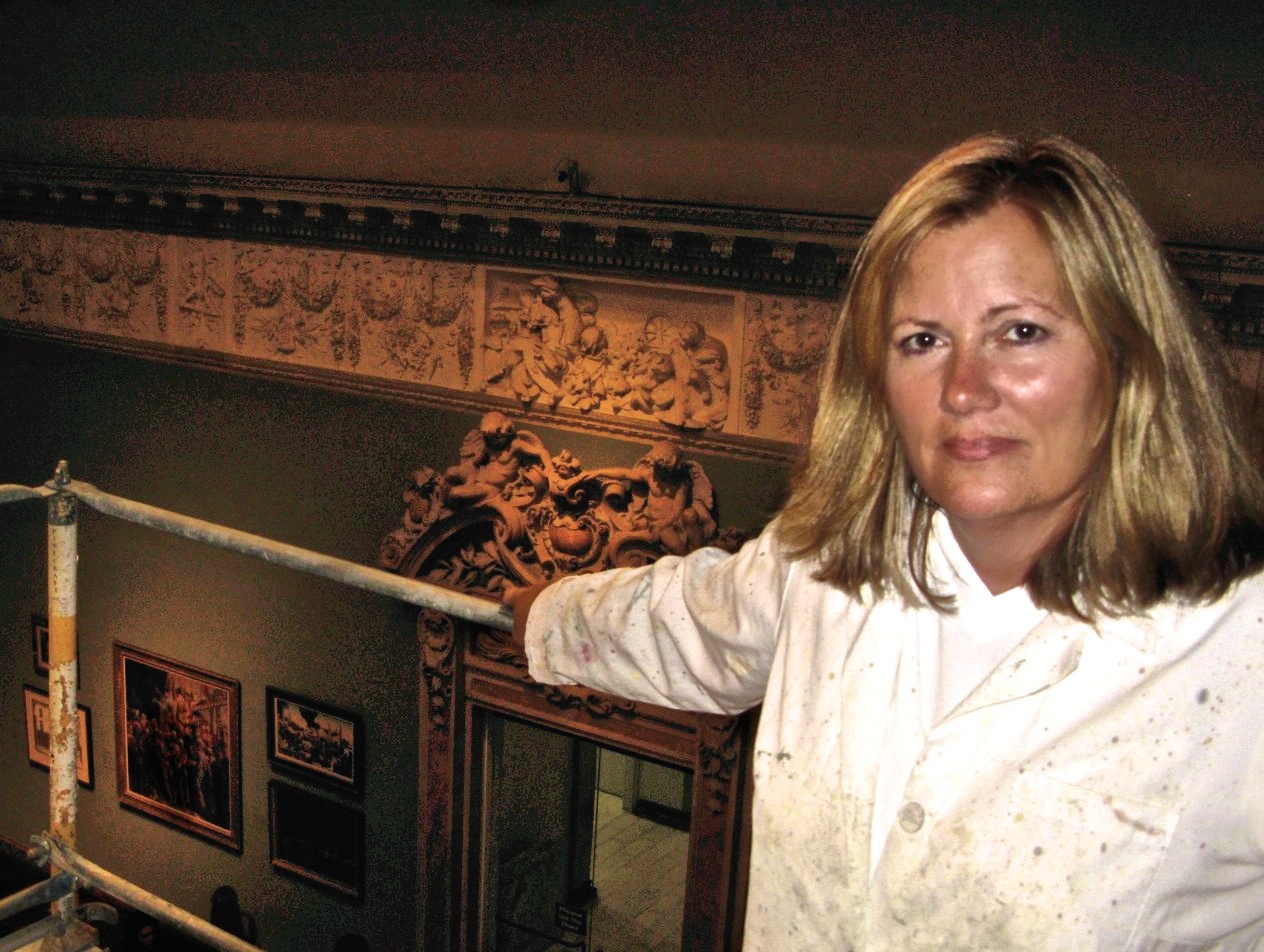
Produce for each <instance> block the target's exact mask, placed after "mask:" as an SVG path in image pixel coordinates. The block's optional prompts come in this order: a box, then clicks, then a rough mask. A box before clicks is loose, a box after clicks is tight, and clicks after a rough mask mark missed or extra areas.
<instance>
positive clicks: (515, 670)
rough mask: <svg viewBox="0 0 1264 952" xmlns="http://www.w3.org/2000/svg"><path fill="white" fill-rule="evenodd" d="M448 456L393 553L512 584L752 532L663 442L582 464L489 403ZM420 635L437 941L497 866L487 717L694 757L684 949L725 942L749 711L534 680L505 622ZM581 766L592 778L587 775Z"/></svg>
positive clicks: (634, 561)
mask: <svg viewBox="0 0 1264 952" xmlns="http://www.w3.org/2000/svg"><path fill="white" fill-rule="evenodd" d="M455 456H456V459H455V461H454V462H453V463H452V464H451V465H449V466H447V467H446V468H444V469H443V470H442V471H440V470H438V469H435V468H433V467H430V466H423V467H422V468H420V469H419V470H417V471H416V472H415V473H413V474H412V478H411V479H410V480H409V483H408V486H407V487H406V489H405V490H404V499H403V501H404V511H403V514H402V516H401V519H400V524H399V525H398V526H397V527H396V528H395V529H393V530H392V531H390V532H389V533H388V534H387V535H386V536H385V538H384V539H383V540H382V543H381V546H380V549H379V556H378V564H379V565H381V566H382V567H383V568H386V569H390V570H393V571H396V572H399V573H400V574H402V575H406V576H408V577H413V578H422V579H426V580H428V581H430V582H434V583H438V584H443V585H449V586H452V587H456V588H459V589H461V590H463V591H465V592H471V593H482V594H485V595H488V596H491V597H502V596H503V594H504V592H505V590H506V588H507V587H508V586H511V585H512V586H524V585H528V584H531V583H533V582H539V581H544V580H548V579H554V578H557V577H559V576H560V575H563V574H575V573H584V572H596V571H600V570H602V569H606V568H612V567H616V566H635V565H643V564H646V563H648V562H650V561H653V560H654V559H657V558H659V557H661V556H663V555H665V554H668V553H685V552H688V551H692V550H693V549H696V548H698V547H700V546H703V545H720V546H724V547H728V548H735V547H737V546H738V545H740V544H741V542H742V541H743V540H742V537H741V535H740V534H739V533H736V532H732V531H724V530H721V529H720V528H719V526H718V525H717V522H716V513H715V507H714V500H713V498H712V491H711V483H710V480H709V479H708V478H707V475H706V473H705V472H704V471H703V469H702V467H701V466H700V465H699V464H697V463H696V462H694V461H692V460H689V459H687V458H686V457H685V456H684V455H683V454H682V452H681V450H680V448H679V447H678V446H677V445H675V444H673V443H670V442H666V441H660V442H658V443H655V444H654V445H652V446H650V447H649V448H648V450H647V451H646V453H645V454H644V455H643V456H642V457H641V459H640V460H638V461H637V462H636V463H635V464H633V465H632V466H627V467H610V466H595V467H587V466H585V465H583V464H582V463H581V461H580V460H579V459H577V458H576V457H575V454H574V453H573V452H572V451H570V450H569V449H566V448H562V449H556V448H554V449H550V448H549V447H547V446H546V445H545V444H544V442H543V441H542V440H541V439H540V438H539V437H538V436H537V435H536V434H534V433H533V432H531V431H530V430H527V429H522V428H520V427H519V426H518V424H517V423H516V422H515V421H513V420H511V419H509V418H508V417H507V416H506V415H504V414H502V413H499V412H496V411H491V412H488V413H486V414H485V415H484V416H483V418H482V420H481V421H480V425H479V426H478V428H477V429H474V430H471V431H470V432H469V434H468V435H467V436H466V438H465V439H464V440H463V441H462V443H461V445H460V447H459V449H458V450H457V452H456V454H455ZM418 638H419V641H420V646H421V672H422V677H421V698H420V704H421V747H420V764H419V774H420V777H421V784H420V789H421V803H420V804H419V825H420V830H421V835H420V840H421V844H422V846H421V856H420V862H421V863H422V870H423V873H424V876H423V881H424V883H425V888H423V889H422V890H421V894H420V896H419V899H418V902H419V919H420V921H421V923H423V925H424V930H423V931H424V939H425V943H426V946H427V948H430V947H434V948H456V947H459V946H461V945H462V942H463V939H464V936H465V935H466V933H465V932H463V929H464V928H465V927H466V925H467V924H468V923H471V922H473V921H474V920H475V919H476V918H478V916H479V911H478V910H477V908H476V906H477V904H478V903H479V902H481V901H483V897H484V896H485V895H486V891H485V890H484V889H482V888H480V883H485V882H487V879H486V877H489V876H496V875H497V872H496V870H494V869H488V868H487V867H486V865H485V863H484V859H483V857H484V852H483V850H482V848H481V847H482V844H480V841H479V836H480V832H479V831H480V830H482V829H485V827H484V826H483V824H484V823H485V821H486V814H485V813H484V812H483V809H482V808H480V807H479V806H478V805H479V804H485V803H486V802H487V800H488V798H489V795H490V793H489V789H488V787H487V786H486V784H488V783H489V777H490V772H489V771H487V770H486V769H485V768H486V764H487V761H486V759H485V758H486V755H487V751H488V747H487V733H486V730H487V724H488V722H489V719H490V718H489V715H503V716H506V717H509V718H513V719H515V720H518V721H521V722H523V723H525V724H529V725H535V726H539V727H542V728H545V729H547V730H548V731H550V732H559V733H562V734H565V735H568V736H570V737H573V738H580V739H583V740H586V741H588V742H590V743H596V744H601V745H603V746H606V747H608V748H611V749H614V750H619V751H622V752H624V753H628V754H631V755H633V756H640V757H647V758H650V759H652V760H655V761H658V762H660V763H664V764H670V765H672V766H675V767H677V768H679V769H682V770H687V771H691V772H692V776H693V777H694V778H695V783H694V784H693V794H692V800H691V801H690V805H689V813H690V817H689V851H688V856H687V859H686V864H687V865H686V874H685V903H684V905H685V911H684V921H683V923H682V926H681V935H682V946H681V947H682V949H685V950H689V952H700V950H708V952H721V950H724V949H729V948H731V947H732V936H733V934H734V932H735V930H736V928H737V924H738V923H740V921H741V916H742V911H743V908H744V901H745V888H746V868H747V859H748V857H747V853H746V842H747V837H746V834H745V833H744V829H743V824H744V818H745V816H746V803H745V800H744V797H745V792H746V791H747V790H748V789H749V784H750V776H749V769H750V744H751V738H752V737H753V721H754V715H753V714H747V715H741V716H738V717H725V716H721V715H712V714H699V713H693V712H689V711H679V710H674V709H670V708H666V707H659V706H656V705H653V704H645V703H640V702H634V701H629V700H626V699H622V698H618V697H614V696H612V695H608V694H604V693H602V692H599V691H595V690H593V689H590V688H587V687H583V686H580V685H560V686H552V685H543V684H538V683H536V682H534V681H532V680H531V679H530V678H529V676H528V675H527V671H526V660H525V658H524V657H523V654H522V651H521V649H520V648H518V647H516V646H514V645H513V644H511V642H510V640H509V638H508V636H507V635H506V634H505V633H504V632H500V631H492V630H487V629H479V628H473V627H472V626H469V625H465V624H462V623H454V621H453V619H452V618H450V617H449V616H446V615H443V614H441V613H438V612H434V611H431V610H423V611H421V612H420V618H419V622H418ZM518 743H519V744H528V745H529V744H530V743H531V742H530V741H529V740H527V739H523V738H520V739H519V741H518ZM520 749H521V748H520ZM527 756H528V757H529V756H530V750H529V748H528V754H527ZM531 782H532V783H533V784H536V785H538V786H539V787H540V788H541V790H544V791H547V792H546V793H545V794H543V795H545V796H560V797H564V798H566V799H568V800H569V798H570V797H571V796H572V794H573V789H574V788H573V787H572V786H571V784H572V783H574V782H576V781H575V777H574V776H570V777H568V776H567V775H566V772H565V771H563V772H561V773H557V772H554V773H552V774H547V773H546V774H539V775H535V776H533V777H532V778H531ZM581 782H582V783H589V782H591V783H592V784H593V785H594V786H595V775H590V776H588V777H587V778H586V779H585V780H583V781H581ZM585 789H587V788H585ZM579 848H580V849H585V848H586V847H579ZM486 913H487V911H486V910H484V914H486Z"/></svg>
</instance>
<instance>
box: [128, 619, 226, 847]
mask: <svg viewBox="0 0 1264 952" xmlns="http://www.w3.org/2000/svg"><path fill="white" fill-rule="evenodd" d="M114 731H115V751H116V756H117V759H118V795H119V802H120V803H121V804H122V805H123V806H125V807H128V808H130V809H133V810H137V811H139V812H140V813H144V814H146V815H148V816H150V817H153V818H154V819H156V820H161V821H162V822H164V823H168V824H170V825H172V826H174V827H177V828H179V829H181V830H184V831H186V832H188V833H191V834H193V835H194V836H199V837H202V838H203V839H206V840H210V841H211V842H212V843H216V844H218V845H220V846H223V847H226V848H228V849H232V850H237V851H240V850H241V687H240V685H239V684H238V683H237V682H236V681H233V680H230V679H228V678H225V677H222V676H221V675H218V674H212V673H211V672H209V671H204V670H202V669H200V668H195V667H192V666H190V665H187V664H182V663H180V662H178V661H173V660H171V659H169V658H162V657H159V656H158V655H155V654H151V653H149V652H148V651H143V650H141V649H140V648H136V647H133V646H131V645H125V644H119V643H117V642H116V643H115V645H114Z"/></svg>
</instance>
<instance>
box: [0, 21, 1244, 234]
mask: <svg viewBox="0 0 1264 952" xmlns="http://www.w3.org/2000/svg"><path fill="white" fill-rule="evenodd" d="M1124 9H1125V7H1124V5H1123V4H1119V3H1107V2H1104V0H1103V2H1098V3H1091V2H1062V3H1049V4H1045V5H1042V6H1040V7H1038V8H1037V7H1036V6H1035V5H1029V4H1027V3H1007V2H1001V0H997V2H969V0H958V2H953V3H949V2H936V0H908V2H890V3H879V2H875V0H864V2H855V3H841V2H840V3H829V2H815V3H807V2H796V3H791V2H784V0H782V2H778V0H766V2H749V0H748V2H741V0H735V2H727V3H721V2H718V0H698V2H692V3H685V2H673V3H668V2H616V0H587V2H581V0H534V2H529V0H518V2H514V0H500V2H493V0H413V2H410V3H404V2H402V0H380V2H376V3H356V2H350V0H347V2H343V3H337V4H332V3H321V2H317V0H309V2H306V3H298V2H296V0H284V2H282V0H272V2H269V3H264V4H241V3H227V2H223V0H207V2H202V3H197V4H178V3H154V2H141V0H118V2H113V3H110V4H93V3H89V2H87V0H60V2H50V0H0V63H2V64H3V65H0V158H3V159H8V160H21V161H28V160H34V161H63V162H86V163H92V164H115V165H119V164H121V165H144V166H156V167H163V168H190V169H197V170H200V171H216V172H220V171H223V172H237V173H261V174H283V175H310V176H316V177H329V178H349V179H356V180H383V181H394V182H411V183H418V184H436V185H475V186H488V187H497V188H502V187H504V188H532V189H557V188H559V187H564V186H560V185H559V183H558V180H557V175H556V169H557V168H558V165H559V164H560V163H562V162H563V161H564V160H574V161H576V162H578V163H579V166H580V169H581V171H582V173H583V175H584V178H585V179H586V180H587V188H588V189H589V190H590V191H592V192H593V193H596V194H605V195H620V196H626V197H633V198H650V199H658V200H679V201H687V202H697V203H719V204H731V205H743V206H759V207H770V208H778V209H790V210H804V211H820V212H837V213H842V214H857V215H872V214H875V213H876V212H877V210H878V209H879V208H880V207H881V203H882V202H883V200H884V199H885V197H886V196H887V195H888V194H889V193H890V191H891V190H892V188H893V187H895V185H897V184H898V183H899V181H900V180H902V178H903V177H904V176H906V175H907V174H908V173H909V172H910V171H912V169H914V168H915V167H916V166H917V165H918V164H920V163H921V162H922V161H924V160H925V159H926V158H928V157H929V156H930V155H932V154H933V153H934V152H935V151H937V150H938V149H939V148H941V147H943V146H944V145H946V144H948V143H950V142H952V141H954V140H956V139H958V138H961V137H963V136H965V135H968V134H970V133H972V132H975V131H980V130H982V129H990V128H999V129H1004V130H1013V131H1018V132H1022V133H1029V134H1041V133H1045V132H1060V133H1063V134H1066V135H1069V136H1071V137H1072V138H1075V139H1078V140H1079V141H1081V142H1083V143H1084V144H1086V145H1088V146H1089V147H1090V148H1093V149H1095V150H1097V151H1098V152H1100V153H1101V154H1102V155H1103V156H1104V157H1105V158H1107V160H1108V161H1111V162H1112V163H1114V164H1115V165H1116V166H1117V167H1119V169H1120V170H1121V171H1122V172H1123V174H1124V177H1125V178H1126V179H1127V180H1128V181H1129V182H1130V183H1131V185H1132V187H1133V188H1134V190H1135V191H1136V193H1137V195H1138V198H1139V200H1140V201H1141V203H1142V205H1143V207H1144V208H1145V210H1146V211H1147V213H1148V214H1149V215H1150V217H1151V218H1152V220H1153V221H1154V222H1155V224H1156V226H1157V227H1158V229H1159V231H1160V233H1161V235H1162V236H1163V237H1164V238H1165V239H1166V240H1169V241H1178V242H1188V243H1195V244H1214V245H1221V246H1229V247H1246V248H1261V247H1264V4H1259V3H1256V2H1204V3H1195V2H1174V0H1151V2H1150V3H1147V4H1144V5H1142V4H1137V5H1128V7H1127V8H1126V9H1127V13H1126V15H1122V14H1121V11H1122V10H1124Z"/></svg>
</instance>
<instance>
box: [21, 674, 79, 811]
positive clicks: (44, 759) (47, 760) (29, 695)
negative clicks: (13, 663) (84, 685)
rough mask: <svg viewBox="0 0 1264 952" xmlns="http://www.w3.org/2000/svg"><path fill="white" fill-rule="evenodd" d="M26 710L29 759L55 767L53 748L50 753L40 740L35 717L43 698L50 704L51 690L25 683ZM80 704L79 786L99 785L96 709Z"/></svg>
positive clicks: (44, 701)
mask: <svg viewBox="0 0 1264 952" xmlns="http://www.w3.org/2000/svg"><path fill="white" fill-rule="evenodd" d="M22 699H23V710H24V712H25V715H26V717H25V720H26V759H27V761H28V762H29V763H30V764H31V766H33V767H39V768H40V769H41V770H51V769H52V751H51V750H49V751H48V752H47V753H46V752H45V751H43V750H41V749H40V747H39V746H38V745H37V743H36V731H35V724H34V720H33V713H34V709H35V707H36V706H37V705H38V704H39V703H40V702H41V700H42V702H43V706H44V708H45V709H46V710H47V709H48V708H49V707H50V701H49V694H48V692H47V691H46V690H44V689H43V688H38V687H34V686H32V685H30V684H24V685H22ZM78 708H79V756H78V758H77V761H76V771H75V772H76V776H77V778H78V780H79V786H80V787H82V788H83V789H85V790H94V789H96V773H95V770H94V768H93V751H92V710H91V708H89V707H87V706H86V705H83V704H80V705H78Z"/></svg>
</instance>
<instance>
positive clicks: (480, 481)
mask: <svg viewBox="0 0 1264 952" xmlns="http://www.w3.org/2000/svg"><path fill="white" fill-rule="evenodd" d="M404 503H405V508H404V512H403V516H402V518H401V522H400V525H399V526H398V527H397V528H395V529H394V530H392V531H391V532H390V533H389V534H388V535H387V536H386V537H385V538H384V539H383V540H382V543H381V546H380V548H379V553H378V564H379V565H381V566H382V567H383V568H385V569H389V570H391V571H395V572H399V573H400V574H401V575H406V576H408V577H410V578H422V579H426V580H428V581H431V582H435V583H437V584H441V585H447V586H449V587H452V588H455V589H458V590H460V591H463V592H474V593H480V594H486V595H490V596H492V597H497V598H498V597H500V596H502V595H503V593H504V592H505V590H506V588H507V587H522V586H526V585H531V584H534V583H537V582H544V581H550V580H553V579H556V578H560V577H561V576H563V575H573V574H580V573H586V572H596V571H600V570H602V569H607V568H616V567H625V566H635V565H645V564H647V563H649V562H652V561H654V560H655V559H657V558H659V557H660V556H662V555H666V554H677V555H680V554H684V553H686V552H690V551H693V550H694V549H697V548H700V547H701V546H704V545H712V546H718V547H721V548H725V549H728V550H730V551H736V549H737V548H738V547H739V546H740V545H741V544H742V542H743V535H742V533H740V532H738V531H736V530H732V529H726V530H721V529H720V528H719V526H718V524H717V522H716V518H715V515H716V513H715V499H714V494H713V492H712V488H711V481H710V480H709V479H708V478H707V475H706V472H705V471H704V470H703V468H702V466H701V465H700V464H698V463H697V462H695V461H693V460H690V459H687V458H686V457H685V456H684V455H683V453H682V452H681V449H680V447H679V446H678V445H676V444H674V443H671V442H667V441H663V442H659V443H655V444H654V445H652V446H650V447H649V448H648V449H647V451H646V453H645V454H644V455H643V456H642V457H641V458H640V459H639V460H638V461H637V462H636V463H635V464H634V465H632V466H628V467H595V468H586V467H585V466H584V465H583V464H582V463H581V461H580V460H579V459H578V458H577V457H576V456H575V455H574V454H573V453H572V452H571V451H570V450H568V449H562V450H560V451H559V452H557V453H556V454H554V453H552V452H550V451H549V449H548V448H547V447H546V446H545V444H544V443H543V441H542V440H541V439H540V438H539V437H538V436H536V434H535V433H533V432H532V431H530V430H526V429H521V428H519V427H518V426H517V424H516V423H514V421H512V420H510V419H509V418H508V417H507V416H505V415H504V414H503V413H499V412H496V411H492V412H489V413H487V414H485V415H484V416H483V419H482V421H481V422H480V424H479V427H478V428H477V429H474V430H471V431H470V433H469V434H468V435H467V436H466V438H465V440H464V441H463V442H462V444H461V447H460V451H459V455H458V460H457V462H456V463H454V464H452V465H451V466H449V467H448V468H447V469H445V470H444V471H443V472H442V473H441V472H439V471H438V470H436V469H434V468H432V467H430V466H423V467H421V468H420V469H418V470H417V471H415V472H414V473H413V475H412V479H411V482H410V484H409V485H408V487H407V488H406V489H405V490H404ZM432 628H434V629H435V630H436V631H437V630H438V629H437V628H436V627H435V626H429V627H428V628H427V631H430V630H431V629H432ZM424 641H425V642H426V643H427V644H428V645H429V644H434V645H436V646H438V647H440V648H441V650H442V651H443V652H446V651H447V650H448V647H449V644H448V642H449V634H448V633H447V632H446V631H443V632H442V633H441V634H439V635H437V636H435V635H429V634H428V635H427V637H426V638H425V639H424ZM481 650H486V651H487V652H488V654H487V656H488V657H491V658H493V660H499V657H498V655H497V652H499V651H500V650H501V646H499V645H487V646H485V647H484V648H483V649H481ZM442 664H443V663H442V662H440V663H439V665H438V667H439V668H442Z"/></svg>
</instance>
